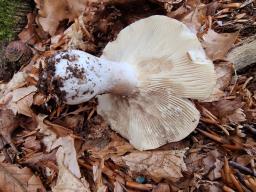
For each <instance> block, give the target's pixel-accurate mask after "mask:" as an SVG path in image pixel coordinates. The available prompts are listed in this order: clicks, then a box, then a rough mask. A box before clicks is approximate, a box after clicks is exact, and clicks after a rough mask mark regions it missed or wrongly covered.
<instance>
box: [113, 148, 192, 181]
mask: <svg viewBox="0 0 256 192" xmlns="http://www.w3.org/2000/svg"><path fill="white" fill-rule="evenodd" d="M186 151H187V148H186V149H183V150H172V151H144V152H139V151H137V152H132V153H130V154H128V155H124V156H121V157H112V158H111V159H112V160H113V161H114V162H115V163H116V164H118V165H121V166H127V167H128V168H129V172H130V174H131V175H132V176H135V175H137V174H140V175H145V176H148V177H150V178H152V179H153V180H155V181H160V180H161V179H167V180H170V181H177V180H179V179H180V178H182V177H183V175H182V171H186V170H187V167H186V164H185V162H184V157H185V153H186Z"/></svg>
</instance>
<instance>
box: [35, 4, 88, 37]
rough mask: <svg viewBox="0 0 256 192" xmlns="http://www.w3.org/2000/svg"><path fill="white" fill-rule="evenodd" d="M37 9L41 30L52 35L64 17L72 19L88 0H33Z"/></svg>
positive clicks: (79, 12) (78, 13) (81, 10)
mask: <svg viewBox="0 0 256 192" xmlns="http://www.w3.org/2000/svg"><path fill="white" fill-rule="evenodd" d="M35 2H36V5H37V8H38V9H39V18H38V22H39V23H40V25H41V26H42V27H43V30H44V31H46V32H48V33H49V34H50V35H54V34H55V32H56V30H57V28H58V26H59V23H60V22H61V21H63V20H64V19H68V20H69V21H73V20H74V19H75V18H77V17H78V16H79V15H81V13H82V12H83V11H84V9H85V8H86V3H87V2H88V0H58V1H51V0H35Z"/></svg>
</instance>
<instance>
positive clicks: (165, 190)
mask: <svg viewBox="0 0 256 192" xmlns="http://www.w3.org/2000/svg"><path fill="white" fill-rule="evenodd" d="M170 191H171V190H170V187H169V185H168V184H166V183H159V184H158V185H157V186H156V187H155V188H154V189H153V190H152V192H170Z"/></svg>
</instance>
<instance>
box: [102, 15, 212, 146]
mask: <svg viewBox="0 0 256 192" xmlns="http://www.w3.org/2000/svg"><path fill="white" fill-rule="evenodd" d="M101 57H102V58H105V59H108V60H111V61H115V62H120V63H128V64H130V65H131V66H133V67H134V69H135V71H136V72H137V76H138V79H139V83H138V87H136V89H137V90H138V93H137V94H136V95H135V96H134V95H132V96H130V97H126V98H124V97H122V96H117V95H113V94H105V95H101V96H98V101H99V105H98V109H97V111H98V113H99V114H100V115H102V116H103V117H104V118H105V119H106V120H107V121H108V122H109V123H110V125H111V128H112V129H113V130H115V131H116V132H118V133H119V134H121V135H122V136H123V137H125V138H127V139H128V140H129V141H130V143H131V144H133V145H134V147H135V148H137V149H139V150H148V149H155V148H158V147H160V146H161V145H164V144H166V143H169V142H176V141H180V140H182V139H183V138H185V137H186V136H188V135H189V134H190V133H191V132H192V131H193V130H194V129H195V128H196V126H197V124H198V122H199V118H200V113H199V111H198V110H197V109H196V108H195V106H194V105H193V103H192V102H191V101H190V100H188V99H189V98H190V99H205V98H207V97H209V96H210V94H211V93H212V90H213V88H214V86H215V83H216V75H215V71H214V66H213V63H212V61H211V60H209V59H208V58H207V56H206V54H205V52H204V50H203V48H202V46H201V44H200V42H199V40H198V39H197V37H196V35H195V34H194V33H192V32H191V31H190V30H189V29H188V28H187V27H186V26H185V25H184V24H183V23H181V22H179V21H177V20H175V19H172V18H169V17H166V16H159V15H156V16H151V17H148V18H146V19H141V20H139V21H137V22H135V23H133V24H131V25H129V26H128V27H126V28H125V29H123V30H122V31H121V32H120V33H119V35H118V36H117V39H116V40H115V41H113V42H110V43H108V44H107V46H106V47H105V49H104V51H103V55H102V56H101Z"/></svg>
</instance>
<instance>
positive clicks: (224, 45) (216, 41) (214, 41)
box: [202, 29, 239, 61]
mask: <svg viewBox="0 0 256 192" xmlns="http://www.w3.org/2000/svg"><path fill="white" fill-rule="evenodd" d="M238 34H239V33H238V32H236V33H216V32H215V31H214V30H212V29H209V30H208V31H207V33H206V34H204V35H203V37H202V39H203V42H202V45H203V47H204V48H205V51H206V54H207V55H208V57H209V58H210V59H212V60H213V61H214V60H217V59H224V57H225V56H226V54H227V52H228V51H229V50H230V49H231V48H232V46H233V45H234V43H235V41H236V40H237V37H238Z"/></svg>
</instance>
